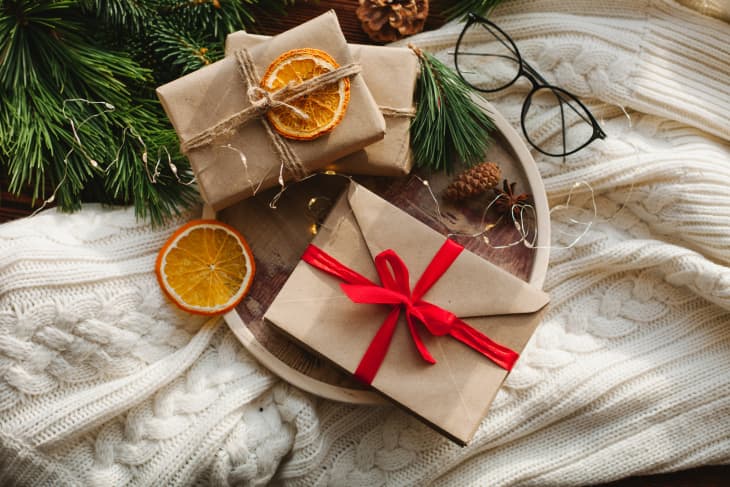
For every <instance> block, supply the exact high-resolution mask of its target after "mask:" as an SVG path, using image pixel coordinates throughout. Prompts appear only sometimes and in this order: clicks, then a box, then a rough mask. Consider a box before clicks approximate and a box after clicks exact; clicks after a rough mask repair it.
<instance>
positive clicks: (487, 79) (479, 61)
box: [456, 22, 520, 91]
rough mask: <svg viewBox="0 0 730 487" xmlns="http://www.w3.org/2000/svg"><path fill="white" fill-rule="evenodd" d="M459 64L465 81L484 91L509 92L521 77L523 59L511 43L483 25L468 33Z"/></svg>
mask: <svg viewBox="0 0 730 487" xmlns="http://www.w3.org/2000/svg"><path fill="white" fill-rule="evenodd" d="M456 62H457V69H458V71H459V74H461V77H462V78H464V81H466V82H467V83H469V84H470V85H472V86H473V87H475V88H477V89H480V90H482V91H497V90H501V89H503V88H506V87H507V86H509V85H510V84H512V83H513V82H514V81H515V79H517V77H518V76H519V75H520V58H519V55H518V54H517V53H516V52H514V50H513V47H512V43H511V42H510V40H509V39H506V38H505V37H504V36H503V35H502V33H501V32H499V31H498V30H496V29H494V28H492V27H491V26H489V25H487V24H483V23H481V22H474V23H472V24H471V25H470V26H469V27H468V28H467V29H466V30H465V31H464V34H463V35H462V38H461V44H460V45H459V48H458V50H457V58H456ZM486 66H489V68H488V70H487V69H485V67H486Z"/></svg>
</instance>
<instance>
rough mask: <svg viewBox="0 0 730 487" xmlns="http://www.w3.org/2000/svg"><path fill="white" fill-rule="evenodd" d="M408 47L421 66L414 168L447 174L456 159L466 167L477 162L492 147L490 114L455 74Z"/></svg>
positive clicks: (414, 129)
mask: <svg viewBox="0 0 730 487" xmlns="http://www.w3.org/2000/svg"><path fill="white" fill-rule="evenodd" d="M410 47H411V49H413V51H414V52H415V53H416V55H418V57H419V59H420V62H421V76H420V77H419V80H418V85H417V87H416V97H417V98H416V99H417V100H418V109H417V110H416V116H415V118H414V119H413V122H412V123H411V145H412V147H413V153H414V158H415V163H416V165H417V166H421V167H430V168H432V169H435V170H446V171H447V172H449V173H450V172H451V171H452V169H453V159H454V157H456V156H458V157H459V159H461V160H462V161H463V162H464V163H465V164H467V165H473V164H475V163H477V162H480V161H481V160H482V159H483V157H484V154H485V153H486V151H487V149H488V148H489V146H490V145H491V143H492V138H491V137H490V135H489V134H490V132H491V131H492V130H494V123H493V121H492V119H491V118H490V116H489V114H487V112H486V111H484V109H482V108H481V107H480V106H479V105H477V104H476V103H475V101H474V99H473V98H472V96H474V95H472V92H471V89H470V88H469V86H468V85H467V84H466V83H464V81H463V80H462V79H461V78H460V77H459V75H458V74H457V73H456V72H455V71H454V70H452V69H451V68H449V67H448V66H446V65H445V64H444V63H442V62H441V61H439V60H438V59H436V58H435V57H434V56H433V55H431V54H429V53H426V52H423V51H422V50H420V49H418V48H417V47H414V46H410Z"/></svg>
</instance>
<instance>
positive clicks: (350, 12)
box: [0, 0, 730, 487]
mask: <svg viewBox="0 0 730 487" xmlns="http://www.w3.org/2000/svg"><path fill="white" fill-rule="evenodd" d="M445 3H448V2H446V1H445V0H441V1H439V2H432V5H431V16H430V18H429V21H428V23H427V24H426V28H427V29H431V28H436V27H438V26H439V25H440V24H441V23H442V22H443V18H442V17H441V16H440V15H439V12H440V11H441V6H442V5H443V4H445ZM356 7H357V1H355V0H320V1H318V2H311V1H309V2H307V1H298V2H297V5H296V6H295V7H292V8H291V9H290V10H289V13H288V15H287V16H286V17H283V18H272V19H262V20H261V22H260V31H261V33H265V34H275V33H278V32H281V31H283V30H286V29H288V28H290V27H292V26H295V25H298V24H300V23H301V22H303V21H305V20H308V19H310V18H312V17H314V16H316V15H318V14H320V13H322V12H325V11H327V10H329V9H331V8H334V9H335V10H336V11H337V13H338V15H339V18H340V23H341V24H342V29H343V31H344V33H345V36H346V37H347V39H348V40H349V41H350V42H358V43H369V40H368V38H367V36H366V35H365V33H364V32H363V31H362V30H361V29H360V25H359V21H358V20H357V18H356V16H355V14H354V11H355V8H356ZM7 183H8V181H7V177H6V175H5V174H0V222H5V221H9V220H14V219H16V218H21V217H23V216H26V215H28V214H30V213H31V212H32V211H33V205H32V204H31V198H30V191H28V192H27V193H24V194H21V195H20V196H14V195H11V194H9V193H8V192H7ZM728 483H730V467H729V466H716V467H704V468H696V469H691V470H686V471H683V472H677V473H671V474H662V475H651V476H641V477H631V478H627V479H623V480H619V481H616V482H612V483H609V484H603V486H604V487H640V486H641V487H695V486H703V487H720V486H725V485H728Z"/></svg>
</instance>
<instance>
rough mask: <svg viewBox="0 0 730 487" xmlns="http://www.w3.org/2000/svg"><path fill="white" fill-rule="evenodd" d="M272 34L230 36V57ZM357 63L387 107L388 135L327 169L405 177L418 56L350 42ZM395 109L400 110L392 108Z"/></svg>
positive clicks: (379, 101) (398, 49)
mask: <svg viewBox="0 0 730 487" xmlns="http://www.w3.org/2000/svg"><path fill="white" fill-rule="evenodd" d="M267 39H269V37H267V36H260V35H253V34H247V33H246V32H234V33H233V34H230V35H228V37H227V38H226V56H230V55H232V54H233V53H234V52H235V51H236V50H237V49H240V48H242V47H245V48H251V47H253V46H256V45H258V44H260V43H262V42H265V41H266V40H267ZM350 53H351V54H352V57H353V59H354V60H355V62H359V63H360V64H361V65H362V77H363V79H364V80H365V83H366V84H367V86H368V88H369V89H370V92H371V93H372V95H373V98H374V99H375V101H376V103H377V104H378V105H379V106H380V107H381V108H383V116H384V117H385V125H386V132H385V137H384V138H383V140H381V141H380V142H376V143H374V144H371V145H369V146H367V147H365V148H364V149H362V150H360V151H357V152H354V153H352V154H350V155H348V156H345V157H343V158H342V159H338V160H337V161H335V162H334V163H332V164H331V165H329V166H327V169H332V170H334V171H337V172H342V173H345V174H363V175H369V176H403V175H405V174H408V173H409V172H410V171H411V167H412V166H413V155H412V153H411V145H410V127H411V120H412V118H411V117H410V116H407V115H406V113H407V112H408V111H411V114H414V113H415V106H414V99H413V95H414V91H415V87H416V80H417V79H418V72H419V63H418V58H417V57H416V56H415V55H414V54H413V52H412V51H411V50H410V49H407V48H402V47H383V46H365V45H360V44H350ZM390 108H395V109H397V112H398V113H392V112H391V111H390V110H389V109H390Z"/></svg>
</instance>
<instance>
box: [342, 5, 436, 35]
mask: <svg viewBox="0 0 730 487" xmlns="http://www.w3.org/2000/svg"><path fill="white" fill-rule="evenodd" d="M356 13H357V18H358V19H360V22H361V23H362V29H363V30H364V31H365V33H366V34H367V35H368V37H370V38H371V39H372V40H374V41H376V42H392V41H395V40H398V39H400V38H402V37H405V36H409V35H411V34H416V33H418V32H421V31H422V30H423V26H424V25H425V24H426V18H427V17H428V0H360V6H359V7H358V8H357V11H356Z"/></svg>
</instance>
